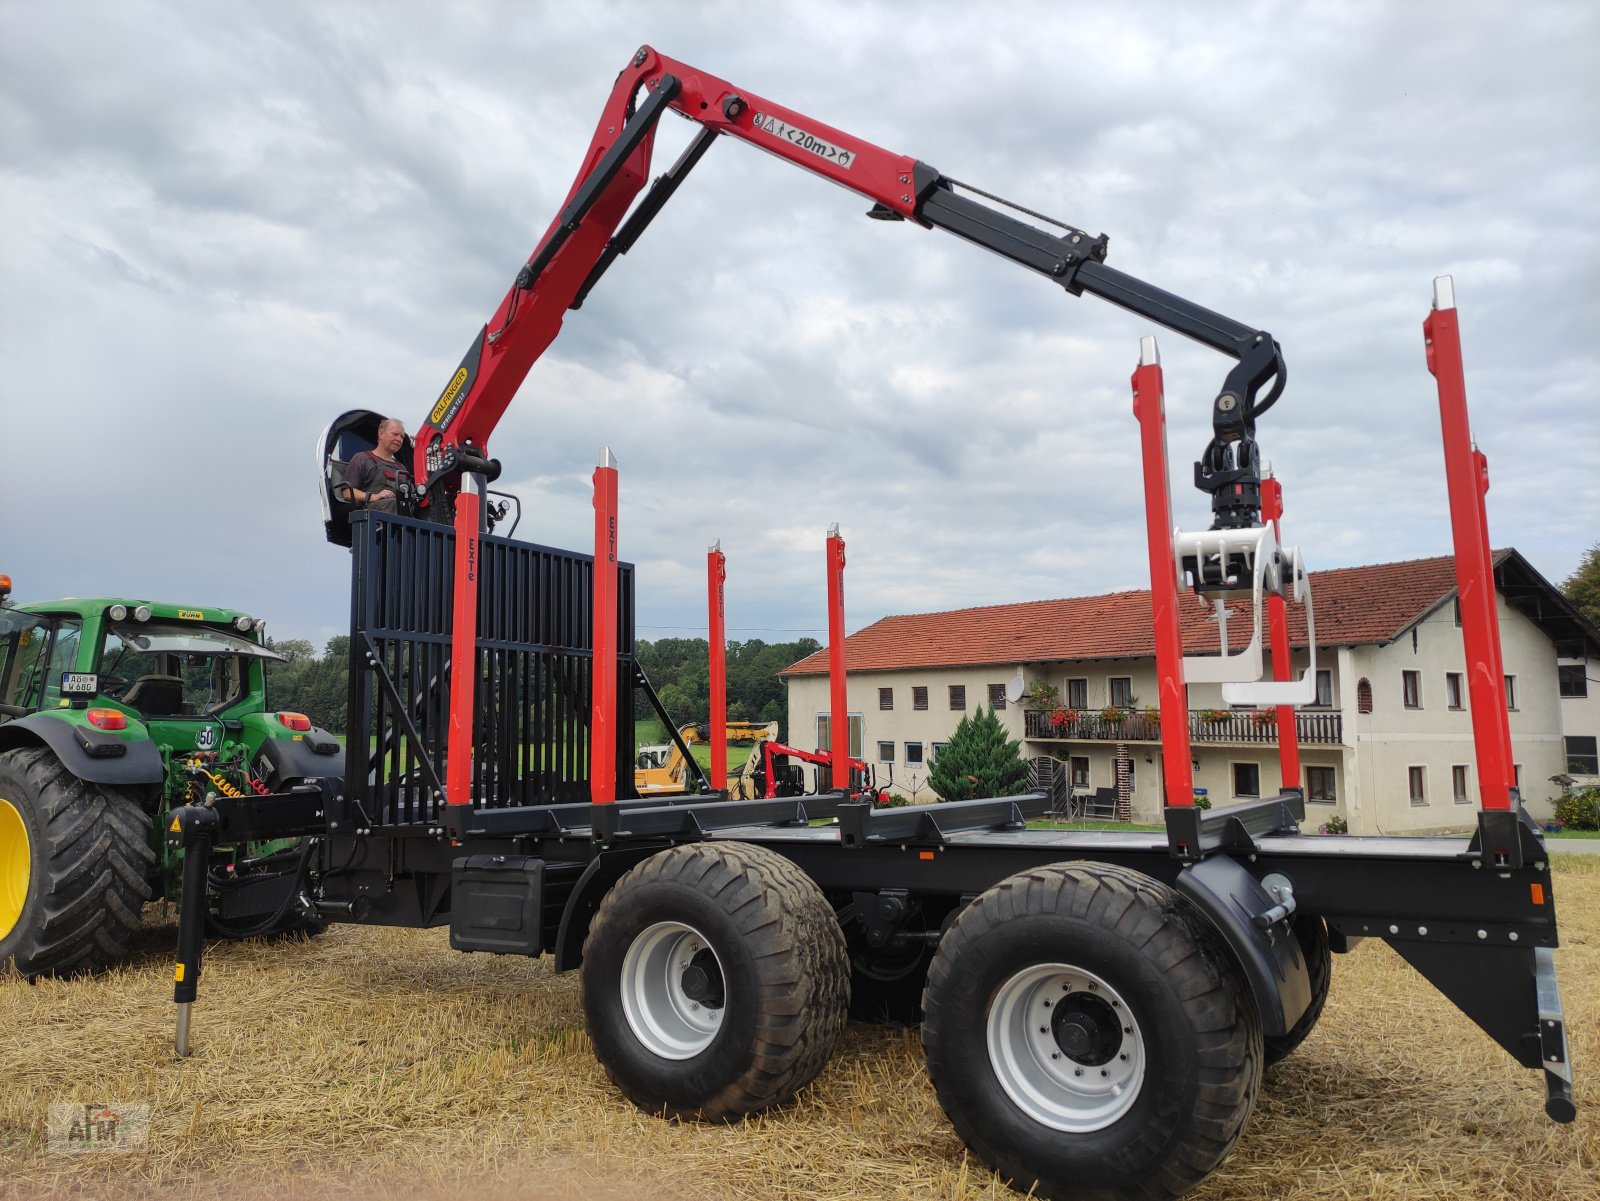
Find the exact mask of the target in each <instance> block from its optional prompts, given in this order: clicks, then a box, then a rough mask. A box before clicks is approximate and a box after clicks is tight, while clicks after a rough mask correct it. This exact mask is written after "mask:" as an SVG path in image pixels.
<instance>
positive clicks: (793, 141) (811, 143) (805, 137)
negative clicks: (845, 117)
mask: <svg viewBox="0 0 1600 1201" xmlns="http://www.w3.org/2000/svg"><path fill="white" fill-rule="evenodd" d="M755 127H756V128H757V129H759V130H761V131H762V132H763V133H770V134H771V135H772V136H773V137H775V138H782V139H783V140H784V141H785V142H788V143H789V144H790V145H791V146H797V147H799V148H800V149H801V150H809V151H810V152H811V153H812V154H814V155H816V156H817V157H818V158H820V159H826V160H827V161H828V162H830V163H833V164H834V165H835V166H838V167H843V168H845V169H846V170H849V168H850V167H852V166H854V165H855V161H856V156H855V151H853V150H846V149H845V148H844V147H843V146H835V145H834V144H833V143H832V142H825V141H823V140H822V139H821V138H819V137H817V136H816V135H815V134H810V133H807V132H806V131H805V130H803V129H801V128H800V127H799V126H797V125H790V124H789V123H788V122H787V121H780V120H778V118H777V117H774V116H772V115H771V114H770V113H757V114H756V115H755Z"/></svg>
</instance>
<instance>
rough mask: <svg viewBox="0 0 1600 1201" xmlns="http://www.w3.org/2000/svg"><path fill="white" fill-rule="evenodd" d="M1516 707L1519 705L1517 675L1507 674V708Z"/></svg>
mask: <svg viewBox="0 0 1600 1201" xmlns="http://www.w3.org/2000/svg"><path fill="white" fill-rule="evenodd" d="M1516 707H1517V677H1516V676H1507V677H1506V708H1507V709H1515V708H1516Z"/></svg>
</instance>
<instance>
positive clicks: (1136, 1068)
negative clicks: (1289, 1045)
mask: <svg viewBox="0 0 1600 1201" xmlns="http://www.w3.org/2000/svg"><path fill="white" fill-rule="evenodd" d="M923 1008H924V1010H925V1012H926V1019H925V1020H924V1022H923V1028H922V1037H923V1043H924V1046H925V1048H926V1052H927V1062H928V1075H929V1077H930V1079H931V1080H932V1081H933V1085H934V1088H935V1090H936V1091H937V1093H938V1096H939V1102H940V1104H941V1105H942V1106H943V1108H944V1111H945V1113H946V1114H947V1115H948V1116H949V1118H950V1121H951V1123H952V1124H953V1125H954V1126H955V1128H956V1132H957V1133H958V1134H960V1136H961V1138H962V1139H963V1140H964V1141H965V1142H966V1144H967V1145H968V1146H969V1147H970V1148H972V1150H973V1151H975V1152H976V1153H977V1154H978V1156H979V1157H980V1158H982V1159H983V1160H984V1161H985V1162H986V1163H988V1164H989V1165H990V1166H991V1167H993V1168H994V1169H995V1170H996V1171H997V1172H998V1173H999V1174H1000V1175H1001V1176H1003V1177H1004V1178H1006V1179H1007V1180H1008V1181H1009V1182H1010V1183H1011V1185H1012V1187H1013V1188H1016V1189H1017V1190H1018V1191H1022V1192H1029V1190H1032V1191H1031V1192H1029V1195H1030V1196H1040V1197H1051V1198H1064V1197H1068V1196H1070V1197H1072V1198H1074V1199H1079V1201H1081V1199H1086V1198H1096V1199H1106V1201H1109V1199H1112V1198H1116V1199H1119V1201H1130V1199H1132V1198H1140V1199H1149V1198H1161V1197H1177V1196H1180V1195H1181V1194H1183V1193H1185V1192H1187V1191H1188V1190H1189V1189H1191V1188H1193V1187H1194V1186H1195V1185H1196V1184H1198V1183H1199V1182H1200V1181H1201V1180H1202V1179H1204V1178H1205V1177H1206V1175H1207V1174H1209V1173H1210V1172H1211V1171H1212V1170H1213V1169H1214V1168H1215V1167H1216V1166H1217V1165H1218V1164H1219V1163H1221V1162H1222V1160H1223V1158H1224V1157H1225V1156H1226V1155H1227V1153H1228V1151H1229V1150H1230V1149H1231V1148H1232V1146H1233V1144H1234V1142H1235V1141H1236V1140H1237V1139H1238V1137H1239V1135H1240V1133H1241V1132H1242V1131H1243V1130H1244V1127H1245V1124H1246V1123H1247V1122H1248V1120H1249V1117H1250V1112H1251V1109H1252V1108H1253V1106H1254V1104H1255V1097H1256V1094H1257V1092H1258V1090H1259V1088H1260V1083H1261V1067H1262V1049H1261V1025H1260V1020H1259V1018H1258V1017H1257V1015H1256V1012H1255V1008H1254V1005H1253V1003H1252V1001H1251V1000H1250V997H1249V993H1248V990H1247V989H1246V988H1245V987H1244V985H1243V983H1242V981H1241V980H1240V979H1239V977H1238V972H1237V969H1236V968H1235V967H1234V966H1233V964H1232V962H1231V959H1230V954H1229V952H1228V950H1227V948H1226V947H1225V946H1224V945H1223V944H1222V942H1221V940H1220V938H1219V937H1218V936H1217V935H1216V934H1215V932H1214V931H1213V930H1212V929H1211V927H1210V926H1209V925H1208V924H1207V923H1206V922H1205V921H1204V919H1203V918H1201V917H1200V916H1199V915H1198V914H1196V913H1195V912H1194V911H1193V910H1192V909H1190V907H1189V906H1188V905H1187V903H1185V902H1184V901H1183V900H1182V899H1181V898H1180V897H1179V896H1178V895H1177V894H1176V893H1174V892H1173V891H1172V890H1171V889H1170V888H1168V887H1166V886H1165V885H1163V884H1160V883H1158V882H1157V881H1155V880H1153V879H1151V878H1149V877H1147V876H1144V875H1142V874H1141V873H1138V872H1134V871H1130V870H1128V869H1125V868H1120V867H1115V866H1111V865H1107V864H1060V865H1055V866H1051V867H1045V868H1039V869H1036V870H1034V871H1030V872H1025V873H1022V874H1020V875H1016V876H1012V877H1010V878H1009V879H1006V880H1002V881H1001V882H1000V883H999V884H996V885H995V886H994V887H993V888H991V889H989V891H987V892H985V893H984V894H983V895H982V896H980V897H979V898H978V899H977V900H976V901H974V902H973V903H972V904H971V905H969V906H968V907H967V908H966V909H965V910H964V911H963V912H962V913H961V915H960V917H959V918H958V919H957V920H956V922H955V924H954V925H953V926H952V927H951V929H950V931H949V933H948V934H946V936H945V938H944V939H943V941H942V942H941V943H940V946H939V950H938V953H937V954H936V955H935V956H934V961H933V965H932V967H931V969H930V970H929V974H928V987H927V992H926V993H925V995H924V998H923Z"/></svg>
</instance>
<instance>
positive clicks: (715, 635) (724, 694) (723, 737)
mask: <svg viewBox="0 0 1600 1201" xmlns="http://www.w3.org/2000/svg"><path fill="white" fill-rule="evenodd" d="M727 578H728V557H727V556H726V555H724V554H723V553H722V542H721V540H720V539H719V540H717V541H716V542H713V543H712V544H711V549H710V551H708V552H707V554H706V598H707V607H708V609H709V610H710V612H709V620H708V622H707V634H708V636H709V641H710V643H711V787H713V788H715V789H717V790H718V791H722V790H724V789H726V788H727V787H728V639H727V635H726V633H725V632H724V629H723V620H724V616H725V613H726V610H725V609H724V608H723V596H722V585H723V581H725V580H726V579H727Z"/></svg>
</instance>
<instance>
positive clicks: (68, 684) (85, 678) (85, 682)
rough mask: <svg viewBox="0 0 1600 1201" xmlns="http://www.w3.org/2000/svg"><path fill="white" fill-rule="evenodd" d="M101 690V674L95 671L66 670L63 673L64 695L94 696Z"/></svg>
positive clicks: (62, 685) (62, 691) (62, 686)
mask: <svg viewBox="0 0 1600 1201" xmlns="http://www.w3.org/2000/svg"><path fill="white" fill-rule="evenodd" d="M99 691H100V675H99V673H98V672H93V671H64V672H62V673H61V693H62V695H63V696H93V695H94V694H95V693H97V692H99Z"/></svg>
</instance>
